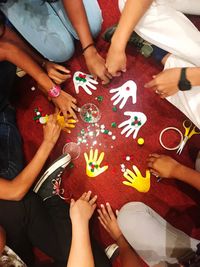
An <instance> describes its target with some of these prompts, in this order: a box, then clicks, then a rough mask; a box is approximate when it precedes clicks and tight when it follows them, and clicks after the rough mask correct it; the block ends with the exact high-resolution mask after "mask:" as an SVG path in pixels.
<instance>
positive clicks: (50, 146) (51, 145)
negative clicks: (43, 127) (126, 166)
mask: <svg viewBox="0 0 200 267" xmlns="http://www.w3.org/2000/svg"><path fill="white" fill-rule="evenodd" d="M55 144H56V142H54V141H52V140H51V139H45V138H44V140H43V142H42V147H44V149H46V150H47V151H48V152H51V150H52V149H53V148H54V146H55Z"/></svg>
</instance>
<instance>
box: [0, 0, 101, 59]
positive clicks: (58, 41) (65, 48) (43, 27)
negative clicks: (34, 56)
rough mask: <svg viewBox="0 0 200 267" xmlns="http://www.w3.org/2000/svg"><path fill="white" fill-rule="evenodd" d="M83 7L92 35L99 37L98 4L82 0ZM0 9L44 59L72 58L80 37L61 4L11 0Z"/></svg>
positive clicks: (99, 11) (94, 1) (31, 0)
mask: <svg viewBox="0 0 200 267" xmlns="http://www.w3.org/2000/svg"><path fill="white" fill-rule="evenodd" d="M72 1H73V0H72ZM83 4H84V6H85V11H86V14H87V19H88V23H89V26H90V31H91V33H92V35H93V36H94V37H96V36H97V35H98V33H99V32H100V30H101V24H102V15H101V10H100V7H99V5H98V2H97V1H96V0H83ZM0 9H1V10H2V11H3V13H4V14H5V15H6V16H7V18H8V19H9V20H10V22H11V23H12V24H13V25H14V27H15V28H16V29H17V30H18V31H19V32H20V33H21V34H22V35H23V37H24V38H25V39H26V40H27V41H28V42H29V43H30V44H31V45H32V46H33V47H34V48H35V49H36V50H38V52H40V53H41V54H42V55H43V56H44V57H45V58H48V59H49V60H52V61H56V62H64V61H66V60H68V59H69V58H70V57H71V56H72V55H73V53H74V39H78V36H77V34H76V32H75V30H74V28H73V26H72V24H71V22H70V20H69V18H68V17H67V15H66V12H65V9H64V7H63V4H62V1H61V0H59V1H57V2H55V3H50V4H49V3H47V2H45V3H43V1H42V0H10V1H8V2H7V3H6V4H0Z"/></svg>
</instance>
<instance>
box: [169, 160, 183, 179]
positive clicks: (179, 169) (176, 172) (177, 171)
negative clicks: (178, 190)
mask: <svg viewBox="0 0 200 267" xmlns="http://www.w3.org/2000/svg"><path fill="white" fill-rule="evenodd" d="M185 168H186V167H185V166H184V165H182V164H180V163H178V162H177V165H176V166H175V167H174V169H173V171H172V173H171V177H173V178H176V179H178V180H182V173H184V172H185Z"/></svg>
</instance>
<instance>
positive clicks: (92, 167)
mask: <svg viewBox="0 0 200 267" xmlns="http://www.w3.org/2000/svg"><path fill="white" fill-rule="evenodd" d="M84 157H85V161H86V174H87V176H89V177H96V176H98V175H99V174H101V173H103V172H104V171H106V170H107V169H108V166H103V167H100V164H101V162H102V161H103V158H104V152H101V154H100V156H99V158H98V149H95V151H94V154H93V149H90V154H89V158H88V155H87V153H84Z"/></svg>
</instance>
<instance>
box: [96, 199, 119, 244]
mask: <svg viewBox="0 0 200 267" xmlns="http://www.w3.org/2000/svg"><path fill="white" fill-rule="evenodd" d="M97 211H98V213H99V217H98V219H99V221H100V223H101V224H102V226H103V227H104V228H105V230H106V231H107V232H108V233H109V234H110V236H111V237H112V238H113V239H114V240H115V241H116V240H118V239H119V237H120V236H121V235H122V232H121V230H120V229H119V226H118V223H117V219H116V216H115V214H114V213H113V211H112V208H111V206H110V204H109V203H106V208H105V206H104V205H101V209H98V210H97Z"/></svg>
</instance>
